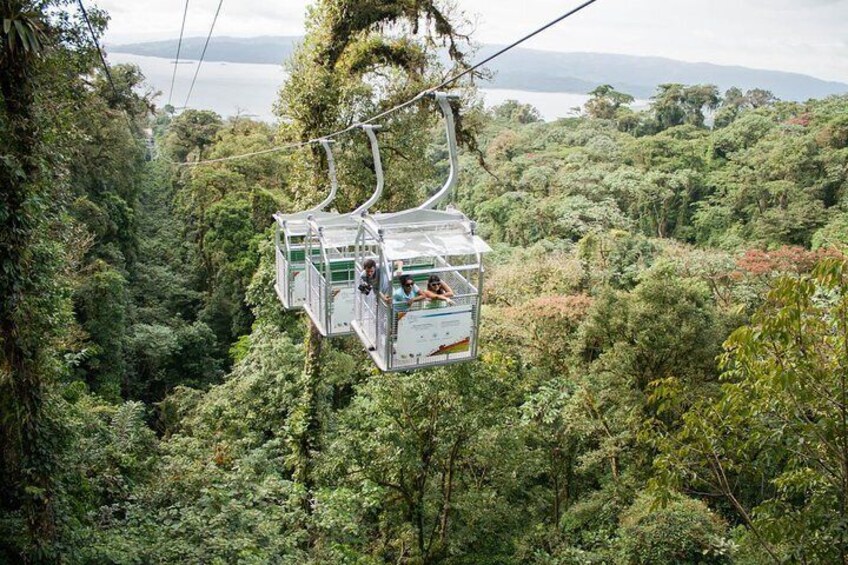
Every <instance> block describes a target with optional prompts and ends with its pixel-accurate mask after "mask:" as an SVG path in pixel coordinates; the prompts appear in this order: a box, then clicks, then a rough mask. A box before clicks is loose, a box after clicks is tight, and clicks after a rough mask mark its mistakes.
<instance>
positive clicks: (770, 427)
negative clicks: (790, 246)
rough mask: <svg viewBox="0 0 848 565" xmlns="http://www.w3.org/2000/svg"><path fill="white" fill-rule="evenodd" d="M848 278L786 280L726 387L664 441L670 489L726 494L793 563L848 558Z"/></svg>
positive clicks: (758, 540)
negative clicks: (846, 523) (847, 530)
mask: <svg viewBox="0 0 848 565" xmlns="http://www.w3.org/2000/svg"><path fill="white" fill-rule="evenodd" d="M846 296H848V274H846V263H845V262H844V260H838V259H828V260H824V261H823V262H821V263H820V264H819V265H818V266H817V267H816V269H815V270H814V271H813V273H812V274H808V275H803V276H800V277H783V278H781V279H779V280H778V281H776V282H775V284H774V286H773V288H772V290H771V291H770V292H769V294H768V298H767V301H766V303H765V304H764V305H763V306H762V307H761V308H760V309H759V311H758V312H757V313H756V314H755V316H754V317H753V318H752V320H751V324H750V325H747V326H744V327H742V328H739V329H738V330H736V331H735V332H734V333H733V334H732V335H731V336H730V338H729V339H728V340H727V342H726V343H725V353H724V355H723V357H722V366H723V368H724V369H725V373H724V375H723V379H724V380H725V383H726V384H724V385H723V387H722V389H721V394H720V395H719V396H718V397H717V398H707V399H705V400H703V401H701V402H698V403H696V404H695V405H694V406H693V407H692V410H691V411H689V412H688V413H687V414H686V415H685V416H684V426H683V428H682V429H681V430H680V431H679V432H677V433H676V434H672V435H670V436H668V437H665V438H663V440H662V446H663V456H662V457H661V458H660V459H659V460H658V462H657V468H658V470H659V471H660V476H661V477H662V478H663V479H664V480H665V483H666V484H672V485H677V486H681V487H682V488H684V489H687V490H688V489H693V490H698V491H702V492H703V491H704V490H706V491H707V492H709V493H711V494H715V495H718V496H722V497H723V498H724V499H725V500H726V501H727V503H728V504H729V506H730V508H731V509H732V512H733V514H734V515H735V517H736V519H737V520H738V521H740V522H741V523H743V524H744V525H745V526H746V528H747V529H748V531H749V532H750V533H749V535H748V536H747V537H746V538H745V540H744V541H745V542H746V543H747V544H749V545H750V546H753V547H755V548H756V547H760V548H762V549H764V550H765V551H767V552H768V554H769V555H770V556H771V557H772V558H773V559H774V561H775V562H781V561H783V560H786V559H788V560H798V561H805V560H806V561H813V562H840V563H844V562H846V560H848V557H846V555H848V542H847V541H846V534H845V530H844V528H843V527H842V524H843V523H844V520H845V516H846V512H848V487H847V486H846V485H847V484H848V483H846V477H848V473H846V469H848V451H846V449H845V446H846V445H848V382H846V378H845V375H846V374H848V373H846V370H845V369H846V364H848V356H846V351H848V349H846V344H848V324H847V323H846V320H848V300H846Z"/></svg>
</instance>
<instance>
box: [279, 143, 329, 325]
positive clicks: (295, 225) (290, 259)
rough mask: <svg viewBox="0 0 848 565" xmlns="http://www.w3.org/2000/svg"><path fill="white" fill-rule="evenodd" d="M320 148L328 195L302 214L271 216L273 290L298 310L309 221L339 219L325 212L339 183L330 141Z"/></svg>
mask: <svg viewBox="0 0 848 565" xmlns="http://www.w3.org/2000/svg"><path fill="white" fill-rule="evenodd" d="M320 143H321V146H322V147H323V148H324V152H325V153H326V155H327V169H328V173H329V176H330V194H328V195H327V198H325V199H324V201H323V202H321V203H320V204H318V205H317V206H315V207H314V208H311V209H309V210H305V211H303V212H297V213H295V214H280V213H277V214H274V222H275V224H276V230H275V235H274V248H275V255H276V260H275V262H276V266H277V269H276V277H275V282H274V290H276V291H277V296H278V297H279V299H280V302H282V303H283V308H285V309H286V310H299V309H301V308H303V305H304V303H305V302H306V245H305V243H304V242H305V240H306V234H307V232H308V229H309V227H308V225H307V224H308V222H309V219H310V218H311V219H314V220H327V219H330V218H336V217H338V216H339V214H338V213H337V212H325V211H324V209H325V208H326V207H327V206H329V205H330V204H331V203H332V202H333V199H335V197H336V192H337V191H338V181H337V180H336V161H335V159H334V158H333V151H332V149H331V147H330V145H331V144H332V143H333V141H331V140H329V139H321V140H320Z"/></svg>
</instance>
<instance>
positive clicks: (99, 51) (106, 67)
mask: <svg viewBox="0 0 848 565" xmlns="http://www.w3.org/2000/svg"><path fill="white" fill-rule="evenodd" d="M77 2H78V4H79V7H80V12H82V19H84V20H85V24H86V25H87V26H88V32H89V33H90V34H91V40H92V41H94V46H95V47H97V54H98V55H100V62H101V63H103V70H104V71H106V78H107V79H108V80H109V84H110V85H111V86H112V92H114V93H115V98H116V99H117V98H119V97H118V89H117V88H115V81H113V80H112V73H111V72H109V65H107V64H106V57H104V56H103V49H101V48H100V42H99V41H97V34H95V33H94V26H92V25H91V20H89V19H88V12H86V11H85V6H83V5H82V0H77Z"/></svg>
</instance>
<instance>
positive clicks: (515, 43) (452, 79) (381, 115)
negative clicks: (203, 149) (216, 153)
mask: <svg viewBox="0 0 848 565" xmlns="http://www.w3.org/2000/svg"><path fill="white" fill-rule="evenodd" d="M222 1H223V0H222ZM595 2H597V0H586V2H583V3H582V4H580V5H579V6H577V7H576V8H574V9H572V10H569V11H568V12H566V13H565V14H563V15H561V16H559V17H558V18H556V19H554V20H551V21H550V22H548V23H546V24H545V25H543V26H542V27H540V28H537V29H535V30H534V31H532V32H530V33H528V34H527V35H525V36H524V37H522V38H521V39H518V40H516V41H513V42H512V43H510V44H509V45H507V46H506V47H504V48H503V49H500V50H499V51H497V52H495V53H493V54H492V55H489V56H488V57H486V58H485V59H483V60H482V61H480V62H478V63H475V64H474V65H473V66H471V67H469V68H467V69H465V70H464V71H462V72H461V73H457V74H456V75H454V76H452V77H449V78H447V79H445V80H443V81H442V82H440V83H439V84H437V85H436V86H433V87H430V88H428V89H426V90H422V91H421V92H419V93H418V94H416V95H415V96H413V97H412V98H410V99H409V100H407V101H406V102H403V103H401V104H398V105H397V106H393V107H391V108H389V109H388V110H384V111H382V112H380V113H379V114H375V115H373V116H371V117H369V118H367V119H365V120H362V121H360V122H356V123H355V124H351V125H349V126H348V127H346V128H344V129H340V130H339V131H336V132H333V133H330V134H328V135H322V136H321V137H316V138H313V139H308V140H306V141H303V142H300V143H291V144H287V145H280V146H277V147H272V148H270V149H265V150H263V151H254V152H252V153H243V154H240V155H231V156H229V157H222V158H220V159H209V160H206V161H195V162H193V163H179V165H180V166H184V167H185V166H196V165H205V164H207V163H220V162H222V161H232V160H235V159H242V158H244V157H253V156H255V155H264V154H266V153H274V152H277V151H283V150H285V149H292V148H297V147H303V146H304V145H310V144H312V143H318V142H319V141H320V140H321V139H332V138H335V137H338V136H340V135H343V134H345V133H347V132H349V131H352V130H354V129H357V128H359V127H360V126H362V125H364V124H370V123H373V122H376V121H379V120H381V119H383V118H385V117H386V116H388V115H390V114H393V113H395V112H397V111H399V110H402V109H404V108H406V107H408V106H411V105H412V104H415V103H416V102H418V101H419V100H421V99H422V98H424V97H425V96H427V95H428V94H431V93H433V92H435V91H437V90H439V89H441V88H444V87H446V86H448V85H449V84H451V83H453V82H456V81H457V80H459V79H461V78H462V77H464V76H465V75H467V74H469V73H473V72H474V71H476V70H477V69H479V68H480V67H482V66H483V65H485V64H486V63H488V62H490V61H492V60H494V59H496V58H498V57H500V56H501V55H503V54H504V53H506V52H507V51H509V50H511V49H514V48H515V47H517V46H518V45H520V44H522V43H524V42H525V41H527V40H528V39H530V38H531V37H534V36H536V35H538V34H540V33H542V32H543V31H545V30H546V29H548V28H550V27H552V26H554V25H556V24H558V23H559V22H561V21H563V20H565V19H567V18H569V17H571V16H573V15H574V14H576V13H577V12H579V11H581V10H582V9H584V8H586V7H588V6H590V5H591V4H594V3H595ZM219 8H220V6H219ZM213 26H214V23H213ZM210 33H211V32H210ZM207 41H208V40H207ZM204 51H205V48H204ZM201 58H202V57H201ZM192 86H194V83H192Z"/></svg>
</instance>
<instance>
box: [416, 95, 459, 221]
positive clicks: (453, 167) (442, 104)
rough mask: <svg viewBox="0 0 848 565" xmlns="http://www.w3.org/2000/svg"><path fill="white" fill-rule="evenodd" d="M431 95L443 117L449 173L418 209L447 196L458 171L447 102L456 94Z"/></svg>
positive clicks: (453, 130)
mask: <svg viewBox="0 0 848 565" xmlns="http://www.w3.org/2000/svg"><path fill="white" fill-rule="evenodd" d="M433 96H434V97H435V98H436V102H438V103H439V108H440V109H441V111H442V115H443V116H444V118H445V134H446V135H447V138H448V154H449V155H450V173H449V174H448V180H447V181H445V184H444V185H443V186H442V188H440V189H439V191H438V192H437V193H436V194H434V195H433V196H431V197H430V198H428V199H427V201H426V202H424V204H422V205H421V206H419V207H418V210H428V209H430V208H433V207H435V206H436V204H438V203H439V202H441V201H442V200H444V199H445V198H447V197H448V196H449V195H450V192H451V189H453V187H454V186H455V185H456V177H457V172H458V171H459V159H458V157H457V148H456V126H455V125H454V122H453V110H451V107H450V103H449V102H448V101H449V100H450V99H452V98H457V96H455V95H450V94H447V93H446V92H434V93H433Z"/></svg>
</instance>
